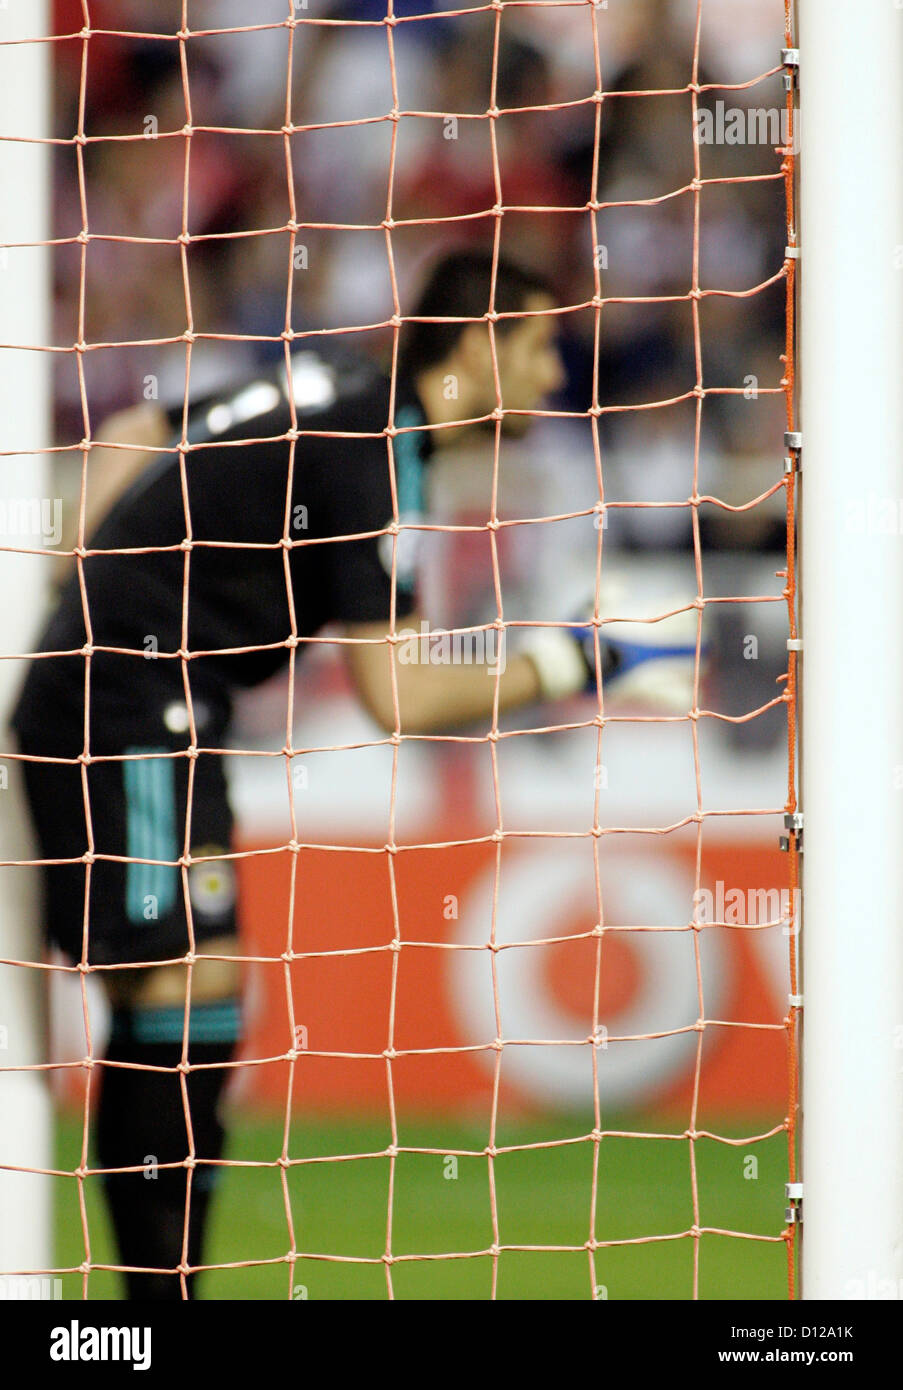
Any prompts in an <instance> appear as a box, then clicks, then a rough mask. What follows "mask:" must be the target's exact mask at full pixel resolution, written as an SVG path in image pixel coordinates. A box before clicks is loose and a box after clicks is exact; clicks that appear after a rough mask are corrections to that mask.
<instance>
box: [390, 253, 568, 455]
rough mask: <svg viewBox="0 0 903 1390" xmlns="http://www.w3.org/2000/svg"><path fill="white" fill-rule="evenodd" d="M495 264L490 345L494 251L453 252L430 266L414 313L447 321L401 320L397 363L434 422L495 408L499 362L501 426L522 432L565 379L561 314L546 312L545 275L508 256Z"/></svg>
mask: <svg viewBox="0 0 903 1390" xmlns="http://www.w3.org/2000/svg"><path fill="white" fill-rule="evenodd" d="M494 270H495V299H494V305H495V313H496V314H499V315H501V317H499V318H498V319H496V320H495V324H494V334H493V336H494V347H493V341H492V338H491V337H490V331H489V318H488V308H489V303H490V291H491V287H492V283H493V257H492V255H490V254H489V253H483V252H479V251H456V252H452V253H451V254H450V255H446V256H444V257H443V258H442V259H441V260H440V261H438V262H437V263H436V264H435V265H434V266H433V268H432V271H431V272H430V275H429V278H428V280H427V283H426V285H425V287H424V289H423V292H422V293H421V296H420V299H419V301H418V302H417V305H416V308H415V309H414V313H413V315H412V317H413V318H414V319H415V320H424V319H427V320H436V319H439V320H451V322H418V321H415V322H408V323H405V325H404V327H403V329H402V333H401V348H400V358H399V369H400V371H401V372H402V373H403V374H405V375H406V376H407V377H408V378H409V379H411V380H413V381H414V383H415V385H416V386H417V388H418V392H419V394H420V397H421V399H422V400H423V403H424V406H425V408H426V410H427V414H428V415H429V416H430V417H431V421H432V422H433V423H440V422H445V421H451V420H473V419H480V418H481V417H485V416H488V415H490V414H491V412H492V411H494V410H495V409H496V406H497V405H498V403H499V402H498V393H497V389H496V382H495V366H496V365H497V367H498V377H499V388H500V390H501V402H502V406H503V409H504V410H505V412H506V413H505V414H504V416H503V417H502V430H503V432H504V433H505V434H508V435H515V436H519V435H522V434H524V433H525V432H526V431H527V430H528V429H529V427H530V424H531V416H530V414H529V412H530V411H534V410H536V409H537V408H538V407H539V406H541V404H542V402H543V401H544V399H545V398H546V397H547V396H549V395H551V394H552V393H553V392H555V391H558V390H560V388H561V387H562V385H563V384H564V368H563V366H562V362H561V357H560V355H559V351H558V345H557V337H558V323H559V320H558V316H557V315H553V314H550V312H549V311H550V310H551V309H553V308H554V307H555V299H554V296H553V294H552V291H551V289H550V286H549V284H548V282H547V281H546V280H545V279H543V277H542V276H540V275H538V274H536V273H535V272H533V271H529V270H525V269H524V268H522V267H521V266H518V265H516V264H514V263H513V262H512V261H509V260H508V259H507V258H505V257H499V258H498V259H497V261H496V262H495V266H494ZM507 315H511V316H512V317H507ZM468 320H469V321H468ZM509 411H514V412H517V411H523V412H526V413H524V414H509V413H507V412H509ZM488 423H489V424H490V425H491V424H492V422H488ZM493 427H494V426H493ZM440 433H446V432H444V431H443V432H440ZM448 433H449V434H453V433H454V434H456V433H457V431H449V432H448ZM437 442H439V440H438V437H437Z"/></svg>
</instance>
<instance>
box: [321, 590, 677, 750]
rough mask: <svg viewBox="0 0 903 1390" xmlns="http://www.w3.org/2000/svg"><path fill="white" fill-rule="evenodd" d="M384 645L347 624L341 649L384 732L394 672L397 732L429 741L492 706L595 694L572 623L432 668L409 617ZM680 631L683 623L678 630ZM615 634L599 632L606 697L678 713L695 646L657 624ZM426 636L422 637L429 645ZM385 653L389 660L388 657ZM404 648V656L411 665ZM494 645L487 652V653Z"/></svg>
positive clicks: (588, 642)
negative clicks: (476, 659)
mask: <svg viewBox="0 0 903 1390" xmlns="http://www.w3.org/2000/svg"><path fill="white" fill-rule="evenodd" d="M402 622H403V624H404V626H403V627H402V626H401V625H400V624H399V626H398V635H397V639H396V641H395V642H394V643H391V644H390V643H389V642H387V640H386V638H387V624H386V622H385V620H383V621H381V622H376V623H362V624H353V625H349V626H347V627H346V629H345V633H346V635H347V636H348V637H350V638H353V639H356V640H354V641H351V642H349V643H347V644H346V653H347V657H348V663H349V666H350V670H351V675H352V678H353V680H354V683H355V686H356V688H357V692H358V695H359V697H360V699H361V702H362V703H363V705H364V706H365V708H366V709H367V710H368V711H369V713H370V714H371V715H372V716H373V717H374V718H375V719H376V721H377V723H378V724H380V725H381V726H382V728H384V729H385V730H386V731H387V732H390V733H391V732H392V731H393V730H394V729H395V708H396V706H395V693H394V692H393V683H392V668H393V667H394V672H395V691H397V702H398V714H399V719H400V727H401V729H402V730H403V731H404V732H405V733H419V734H429V733H437V732H441V731H442V730H443V729H448V728H452V727H455V726H456V725H460V724H468V723H471V722H473V721H475V720H479V719H485V718H488V717H489V716H490V715H491V713H492V710H493V708H494V705H495V693H496V681H498V709H499V712H500V713H501V712H502V711H504V710H509V709H517V708H518V707H519V706H521V705H526V704H531V703H533V702H535V701H538V700H559V699H567V698H568V697H569V696H572V695H579V694H581V693H583V692H586V693H588V694H593V695H595V694H596V693H597V689H598V687H597V680H596V655H595V635H594V630H593V628H592V627H587V626H585V625H582V624H574V625H573V626H570V625H569V626H563V625H562V626H550V627H537V628H533V629H525V630H524V632H523V634H522V641H521V644H520V647H519V650H518V652H517V654H514V655H511V656H509V659H508V660H507V662H505V661H502V660H496V661H495V662H483V663H475V664H470V663H466V662H465V663H461V664H454V663H449V662H442V661H440V662H439V663H437V664H435V665H434V664H433V663H432V661H431V660H430V656H429V650H428V648H425V647H424V643H425V641H427V640H428V639H425V638H424V637H420V636H414V637H412V636H411V635H410V634H411V633H412V631H413V632H414V633H416V634H420V633H421V631H428V629H426V626H425V625H424V628H423V629H421V624H420V620H419V617H416V616H415V617H410V618H406V619H403V620H402ZM680 626H681V628H683V629H685V628H686V624H685V623H684V624H680ZM618 627H621V628H622V629H623V631H620V632H618V631H615V630H612V631H611V632H610V634H607V635H606V636H605V637H602V636H601V635H600V639H599V656H600V662H601V669H600V674H601V677H602V682H603V686H604V689H605V692H606V694H607V695H612V696H614V697H615V698H616V699H619V700H626V701H628V702H631V703H633V702H637V703H639V704H641V705H642V706H644V707H646V708H649V709H653V710H655V711H657V712H659V713H668V714H676V715H681V714H685V713H686V712H687V711H689V709H690V708H691V707H692V705H693V703H694V692H695V668H696V644H695V642H694V641H688V640H687V633H686V631H685V630H683V631H679V632H674V631H673V626H672V631H671V632H668V633H667V635H666V633H665V631H664V630H662V627H661V625H660V624H658V623H655V624H626V625H625V624H618V625H613V628H618ZM435 636H436V634H430V637H431V638H432V640H435ZM390 649H391V652H392V654H391V655H390ZM412 649H413V657H414V659H413V660H412V659H411V658H412ZM504 650H505V649H504V647H499V648H496V652H497V655H498V654H500V653H502V652H504Z"/></svg>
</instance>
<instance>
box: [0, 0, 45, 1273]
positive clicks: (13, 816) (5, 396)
mask: <svg viewBox="0 0 903 1390" xmlns="http://www.w3.org/2000/svg"><path fill="white" fill-rule="evenodd" d="M50 32H51V29H50V16H49V5H48V3H47V0H28V4H21V3H18V0H17V3H14V4H10V5H3V6H2V7H0V137H3V138H0V190H2V193H0V246H6V247H10V244H11V243H12V244H13V245H12V246H11V247H10V249H7V250H0V422H2V426H0V429H2V433H0V440H2V442H0V450H2V451H3V452H2V453H0V502H2V503H3V506H2V518H3V531H4V534H3V535H2V536H0V546H2V547H4V549H3V550H2V551H0V585H2V590H3V594H4V598H3V602H2V605H0V614H2V616H0V656H9V655H11V654H13V653H17V652H26V651H29V650H31V649H32V647H33V644H34V640H35V635H36V631H35V629H36V626H37V624H38V622H39V621H40V617H41V612H42V607H43V603H42V594H43V591H44V589H45V585H46V580H47V577H48V573H49V565H50V561H49V560H48V561H44V560H41V559H40V558H36V557H34V556H30V555H25V554H17V553H15V551H14V550H8V549H5V547H15V546H25V547H28V546H39V545H40V544H41V540H40V536H33V535H25V534H24V531H25V530H27V527H23V526H22V525H20V524H17V525H13V524H11V519H13V518H16V519H18V520H19V521H21V518H22V517H25V516H27V515H28V514H29V509H28V505H27V504H31V503H33V502H34V501H35V500H37V501H38V503H39V504H40V501H41V499H46V498H47V497H48V496H49V481H48V480H49V478H50V469H49V466H48V462H47V455H46V454H41V453H38V454H33V453H29V452H23V453H22V454H13V453H11V452H8V451H11V450H14V449H22V450H24V451H28V450H36V449H37V450H40V449H43V448H45V447H46V446H47V445H48V444H49V443H50V436H51V405H50V401H51V393H50V354H49V353H47V352H27V351H15V350H13V346H12V345H24V344H34V345H37V346H44V345H47V344H49V343H50V341H51V338H50V333H51V327H50V272H49V262H50V257H49V252H48V251H47V250H46V249H41V248H37V247H22V246H20V247H18V248H17V247H16V246H15V243H17V242H18V243H22V242H37V241H43V240H45V239H46V238H47V237H48V236H49V227H50V202H49V196H50V188H49V184H50V179H49V174H50V147H49V146H48V145H46V144H41V143H34V141H35V137H38V140H40V139H41V138H42V137H46V136H49V134H50V64H51V54H50V49H51V47H52V45H50V44H48V43H17V42H16V40H19V39H31V38H36V37H42V36H45V35H48V34H49V33H50ZM10 137H12V138H10ZM16 137H24V138H19V139H17V138H16ZM13 532H15V533H16V534H13ZM22 675H23V663H22V662H14V661H4V660H0V728H2V748H0V753H2V752H4V751H9V749H10V738H11V736H10V733H9V730H8V728H7V722H6V721H7V718H8V715H9V711H10V702H11V700H12V698H13V696H14V694H15V690H16V687H17V685H18V683H19V681H20V680H21V678H22ZM2 761H3V763H4V777H3V781H4V784H5V785H4V787H3V789H2V790H0V861H2V862H3V863H6V864H9V862H10V861H11V860H22V859H27V858H30V857H31V856H32V854H33V850H32V847H31V844H30V839H29V830H28V817H27V815H26V811H25V807H24V802H23V798H22V793H21V779H20V775H19V767H18V766H17V765H16V764H15V763H14V762H13V761H12V760H6V759H2ZM36 878H37V875H36V871H35V870H23V869H15V868H7V869H5V870H4V871H3V891H2V892H0V959H2V960H23V959H24V960H40V950H41V945H40V938H39V930H38V913H37V904H36V894H35V890H36V887H37V883H36ZM41 975H42V972H41V971H38V970H29V969H27V968H25V967H16V966H2V965H0V1029H2V1032H0V1279H2V1277H3V1275H4V1274H7V1273H9V1272H11V1271H13V1272H19V1271H27V1270H40V1269H47V1268H49V1267H50V1264H51V1251H52V1241H51V1195H52V1193H51V1188H52V1181H53V1180H52V1179H51V1178H47V1177H38V1176H32V1175H28V1174H23V1173H19V1172H14V1171H10V1169H11V1168H15V1167H25V1168H46V1167H48V1166H49V1165H50V1159H51V1154H52V1143H51V1106H50V1095H49V1088H48V1084H47V1074H46V1073H45V1072H42V1071H34V1072H28V1071H15V1070H4V1069H5V1068H16V1067H23V1066H34V1065H35V1064H40V1063H42V1062H44V1061H45V1060H46V1047H47V1029H46V1026H45V999H46V990H45V988H44V983H45V982H44V981H43V979H42V978H41ZM3 1165H8V1166H7V1167H6V1169H5V1170H4V1167H3ZM13 1287H15V1286H13ZM6 1292H7V1290H6V1288H4V1293H6Z"/></svg>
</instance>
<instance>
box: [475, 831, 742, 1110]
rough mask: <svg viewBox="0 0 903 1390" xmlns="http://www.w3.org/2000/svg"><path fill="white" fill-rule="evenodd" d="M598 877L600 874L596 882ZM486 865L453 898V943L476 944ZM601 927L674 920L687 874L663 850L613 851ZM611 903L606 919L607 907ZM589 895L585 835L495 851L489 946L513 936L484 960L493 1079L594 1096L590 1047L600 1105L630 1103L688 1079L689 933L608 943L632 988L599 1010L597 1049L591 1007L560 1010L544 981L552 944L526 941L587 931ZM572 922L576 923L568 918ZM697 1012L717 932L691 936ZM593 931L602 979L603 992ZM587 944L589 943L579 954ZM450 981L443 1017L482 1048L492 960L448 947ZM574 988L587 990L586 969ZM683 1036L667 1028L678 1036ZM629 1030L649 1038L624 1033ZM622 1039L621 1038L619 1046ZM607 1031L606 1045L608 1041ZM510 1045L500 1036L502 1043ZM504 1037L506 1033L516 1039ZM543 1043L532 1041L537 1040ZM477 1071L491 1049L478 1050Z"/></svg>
mask: <svg viewBox="0 0 903 1390" xmlns="http://www.w3.org/2000/svg"><path fill="white" fill-rule="evenodd" d="M606 877H607V878H608V879H609V882H608V883H606V882H605V879H606ZM495 880H496V873H495V867H494V866H493V867H492V868H490V869H488V870H487V871H486V872H484V873H483V874H482V875H481V876H480V878H479V879H478V880H477V881H476V883H475V885H474V886H473V888H472V889H471V891H470V892H469V893H468V894H467V895H466V897H462V899H461V904H460V918H459V921H458V924H457V931H456V936H455V940H456V942H457V944H459V945H468V946H473V945H475V944H478V943H487V942H488V941H489V939H490V930H491V925H492V915H493V899H494V895H495V886H496V884H495ZM603 894H604V901H605V903H606V905H607V918H606V920H607V922H608V923H609V925H612V926H614V925H619V926H620V925H624V926H630V925H634V924H635V925H637V926H640V925H645V926H655V925H656V924H659V923H665V922H667V923H668V925H669V926H672V927H678V926H680V925H682V923H683V922H684V921H688V920H689V917H690V914H691V910H692V898H693V881H692V876H691V875H690V874H689V873H688V872H687V871H686V870H684V869H682V868H681V867H680V866H679V865H675V864H672V863H669V862H667V860H665V859H663V857H662V856H660V855H658V856H656V855H653V854H649V855H640V854H635V853H634V854H621V855H619V856H618V858H617V861H616V865H615V866H614V868H613V867H612V865H611V864H608V865H606V866H605V868H604V869H603ZM615 902H616V904H617V912H618V914H619V915H618V916H617V917H613V916H612V911H613V909H614V906H615ZM596 920H597V917H596V898H595V886H594V873H593V858H592V846H591V844H589V842H587V841H585V840H573V841H562V840H556V841H553V842H550V843H549V844H547V845H539V844H536V843H535V842H534V845H533V846H531V848H530V849H529V851H527V852H522V853H519V854H518V853H512V854H508V855H505V854H503V855H502V860H501V871H500V876H499V885H498V903H497V909H496V942H497V943H499V944H503V943H513V942H523V943H524V944H523V945H522V946H511V947H510V949H506V950H503V951H498V952H496V953H494V954H495V962H496V976H497V981H498V999H499V1009H500V1016H501V1029H502V1032H501V1036H502V1040H503V1041H505V1042H506V1043H508V1045H506V1046H505V1047H504V1049H503V1052H502V1079H503V1081H505V1080H508V1081H514V1082H516V1083H517V1085H518V1086H519V1087H520V1088H521V1089H522V1090H523V1091H524V1092H525V1093H526V1094H528V1095H530V1096H531V1097H534V1098H535V1099H537V1100H538V1101H539V1102H541V1103H544V1104H551V1105H556V1106H559V1107H561V1108H569V1107H572V1106H574V1105H579V1104H585V1103H586V1102H588V1101H592V1097H593V1056H592V1054H593V1051H594V1050H595V1053H596V1059H597V1063H598V1077H599V1092H600V1096H601V1098H602V1100H603V1103H604V1104H607V1105H630V1104H637V1103H641V1102H643V1101H647V1100H649V1099H650V1097H651V1096H652V1095H654V1094H655V1093H656V1092H658V1091H660V1090H661V1089H662V1088H663V1087H665V1086H667V1085H669V1084H673V1083H675V1082H677V1081H680V1080H681V1079H682V1078H684V1077H686V1076H688V1075H691V1074H692V1068H693V1065H694V1062H695V1057H696V1048H697V1040H698V1034H697V1033H696V1031H695V1030H693V1025H694V1024H695V1022H696V1020H697V1018H698V1017H699V998H698V986H697V978H696V955H695V950H694V933H693V932H692V931H676V930H664V931H663V930H658V931H655V930H653V931H630V932H626V931H621V932H617V933H613V934H612V936H611V937H610V938H609V942H615V941H616V942H617V943H618V949H620V950H622V951H624V952H629V954H630V956H631V957H632V962H631V964H632V974H633V976H634V977H635V988H634V989H633V991H632V992H631V994H630V996H629V998H628V999H627V1000H626V1002H625V1003H624V1005H623V1007H620V1008H618V1009H616V1011H614V1012H613V1013H610V1014H608V1015H606V1011H605V1009H604V1007H603V1008H602V1009H601V1010H600V1014H599V1020H598V1022H599V1025H600V1029H599V1034H598V1036H599V1038H600V1039H601V1044H600V1045H599V1046H597V1047H596V1048H595V1049H593V1047H592V1045H591V1043H590V1042H589V1041H587V1040H588V1039H589V1037H590V1035H591V1033H592V1027H593V1018H592V1008H591V1005H589V1006H588V1007H587V1008H586V1009H585V1011H580V1012H576V1011H572V1010H571V1009H570V1008H568V1007H567V1005H566V1004H565V1003H564V1002H562V1000H561V999H560V998H557V997H556V995H555V992H554V990H553V988H552V984H551V980H550V978H549V971H548V964H549V960H550V957H549V951H550V950H559V951H560V950H562V949H564V950H566V949H567V948H566V947H555V946H553V947H546V946H542V945H536V944H533V943H535V942H539V941H544V940H548V939H550V938H555V937H561V936H563V935H565V936H566V935H568V934H572V933H573V932H574V931H575V930H576V931H578V932H586V931H588V930H590V929H591V928H592V924H593V922H595V921H596ZM578 923H579V925H577V924H578ZM700 944H701V950H700V955H701V962H702V980H703V999H704V1003H705V1010H706V1015H707V1016H708V1017H710V1018H712V1017H714V1018H718V1017H720V1016H721V1014H720V1012H719V1011H720V1008H721V1005H722V1001H723V997H724V989H725V977H724V969H723V967H724V964H725V956H724V950H723V941H722V938H721V935H720V933H717V932H715V931H706V932H703V933H700ZM607 945H608V943H607V942H606V940H605V939H604V938H603V941H602V956H601V962H602V963H601V983H602V989H603V994H604V991H605V987H606V965H605V962H606V946H607ZM589 949H593V950H594V948H589ZM451 955H452V959H451V965H450V979H451V990H452V997H453V1001H454V1007H455V1012H456V1014H457V1016H458V1018H459V1019H460V1020H461V1024H462V1037H463V1040H464V1041H465V1042H466V1043H473V1042H479V1043H486V1042H491V1041H492V1040H493V1039H494V1038H495V1037H496V1033H497V1027H496V1018H495V1005H494V993H493V980H492V959H491V957H492V955H493V953H491V952H490V951H489V950H486V951H473V950H468V951H453V952H452V953H451ZM588 984H589V986H590V987H589V988H587V990H586V992H585V994H586V997H587V999H588V1000H589V999H590V998H591V985H592V977H590V980H589V982H588ZM684 1029H686V1030H688V1031H679V1030H684ZM637 1034H656V1036H655V1037H648V1038H647V1037H643V1038H639V1039H637V1040H633V1039H634V1037H635V1035H637ZM619 1038H624V1039H625V1040H624V1041H617V1039H619ZM612 1039H613V1041H612ZM508 1040H511V1041H510V1042H508ZM515 1040H516V1041H515ZM544 1043H545V1044H551V1045H546V1046H543V1045H542V1044H544ZM476 1055H477V1056H478V1057H480V1058H482V1059H483V1063H484V1065H485V1066H487V1067H488V1068H493V1067H494V1066H495V1060H496V1055H497V1054H496V1052H495V1050H487V1051H485V1052H480V1053H477V1054H476Z"/></svg>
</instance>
